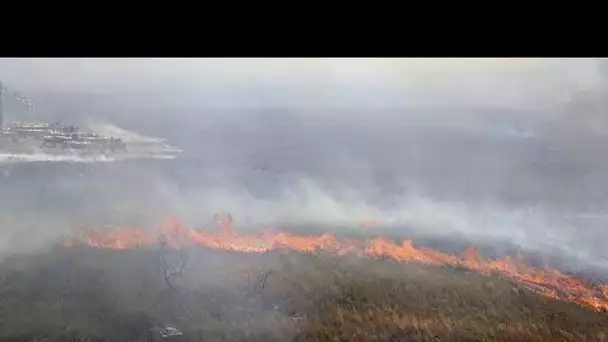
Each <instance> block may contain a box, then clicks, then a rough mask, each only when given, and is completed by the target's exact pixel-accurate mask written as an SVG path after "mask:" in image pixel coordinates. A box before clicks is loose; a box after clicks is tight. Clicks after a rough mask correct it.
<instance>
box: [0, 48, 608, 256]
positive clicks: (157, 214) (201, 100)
mask: <svg viewBox="0 0 608 342" xmlns="http://www.w3.org/2000/svg"><path fill="white" fill-rule="evenodd" d="M604 64H605V61H603V60H562V59H555V60H535V59H532V60H530V59H521V60H507V59H505V60H485V59H480V60H450V59H445V60H419V59H415V60H400V59H397V60H366V59H353V60H340V59H319V60H300V59H296V60H291V61H289V60H181V61H175V60H174V61H172V60H141V61H137V62H133V61H124V60H112V61H109V60H108V61H106V60H87V61H84V60H78V61H73V60H58V61H49V60H3V61H0V75H2V77H3V78H4V80H5V83H6V85H7V86H14V87H19V88H20V89H23V91H30V93H31V94H33V95H32V98H34V99H38V101H39V103H40V105H39V106H38V107H37V108H38V111H42V110H43V109H46V110H47V111H46V114H45V115H48V116H49V117H60V118H61V119H62V120H65V119H70V120H74V121H79V122H90V121H93V122H97V123H94V124H93V126H94V127H95V128H96V129H98V130H100V132H102V133H104V132H105V133H107V132H110V133H112V134H123V135H124V134H127V133H128V132H131V131H136V132H139V135H138V137H142V136H154V137H163V138H167V139H168V141H169V142H171V143H174V144H176V145H177V146H179V147H180V148H182V149H184V153H183V155H182V156H181V157H180V158H179V159H178V160H174V161H145V162H144V161H128V162H123V163H115V164H112V163H104V164H103V165H102V164H93V165H79V166H74V165H73V164H70V163H55V164H54V165H48V164H40V163H36V164H31V165H24V164H20V165H18V166H16V165H10V166H3V171H4V174H5V178H4V180H2V182H1V184H0V186H2V187H3V188H2V190H1V193H2V195H1V197H2V202H3V205H2V209H1V210H2V216H1V218H2V220H3V221H2V222H3V224H2V227H3V228H2V234H3V235H2V236H3V238H2V239H1V240H2V241H3V242H4V246H6V248H8V247H10V246H13V247H14V246H16V245H17V244H16V241H21V242H23V241H28V242H31V240H36V241H38V242H42V241H50V240H51V237H52V236H56V235H57V233H67V232H69V230H70V229H71V228H73V227H74V226H77V225H83V224H86V225H97V226H103V225H119V224H132V225H142V226H146V227H153V226H154V225H155V224H158V222H159V221H160V220H161V219H162V217H163V216H165V215H178V216H180V217H182V218H184V220H186V221H187V222H188V223H189V224H191V225H195V226H206V225H209V224H211V216H212V215H213V214H214V213H215V212H217V211H229V212H231V213H232V214H233V215H234V217H235V220H236V223H237V225H239V226H240V228H241V229H253V228H260V227H269V226H283V227H287V228H289V226H317V227H318V226H321V227H325V228H326V229H327V230H336V231H344V230H357V231H362V230H365V229H367V230H368V231H369V230H371V229H370V228H362V227H361V223H362V222H367V221H375V222H381V223H382V225H384V226H386V227H387V229H391V230H395V231H403V232H408V233H412V234H416V235H428V236H436V237H445V238H446V239H450V238H451V237H453V236H465V237H466V238H467V239H470V240H471V241H508V242H511V243H515V244H517V245H518V246H521V247H523V248H526V249H530V250H542V251H547V252H551V253H557V254H560V255H565V256H567V257H568V258H571V259H572V260H575V261H576V262H577V263H583V264H588V265H593V266H604V265H605V264H606V262H607V260H606V258H607V257H608V256H606V255H605V253H604V252H603V247H602V246H603V244H604V243H605V241H606V238H605V234H603V230H602V228H601V227H602V226H603V223H604V221H605V216H604V215H605V210H606V205H607V204H608V201H607V200H608V198H606V196H605V193H606V191H607V190H608V188H607V186H606V185H605V184H608V183H606V182H605V177H606V176H605V175H606V172H605V171H608V170H605V168H606V166H605V165H604V164H603V163H602V162H601V158H602V156H603V154H604V152H603V148H602V146H604V145H605V143H606V142H608V141H606V140H607V138H606V136H605V132H606V129H607V128H608V126H606V121H605V114H604V113H605V111H604V109H605V103H606V100H605V99H604V94H605V91H606V90H605V82H606V77H607V76H606V74H605V71H604V70H603V69H602V67H603V65H604ZM71 70H77V72H74V71H71ZM43 71H44V72H43ZM34 76H35V77H34ZM99 122H103V123H104V124H99ZM109 123H111V124H109ZM118 127H120V128H118ZM129 134H130V133H129ZM40 222H44V225H40ZM42 226H44V228H42ZM17 228H18V229H17ZM26 232H27V233H26ZM32 232H33V233H32ZM370 234H371V233H370Z"/></svg>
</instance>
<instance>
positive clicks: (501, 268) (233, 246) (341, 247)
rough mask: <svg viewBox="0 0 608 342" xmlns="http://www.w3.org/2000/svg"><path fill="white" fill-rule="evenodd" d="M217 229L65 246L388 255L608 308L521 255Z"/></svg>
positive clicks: (604, 294) (607, 290)
mask: <svg viewBox="0 0 608 342" xmlns="http://www.w3.org/2000/svg"><path fill="white" fill-rule="evenodd" d="M216 221H217V225H218V230H217V231H213V232H208V231H202V230H196V229H192V228H190V227H187V226H185V225H184V224H183V223H182V222H180V221H179V220H175V219H169V220H167V221H166V222H165V223H164V224H163V225H162V226H161V227H160V228H159V230H158V231H156V232H150V231H146V230H144V229H137V228H118V229H112V230H108V231H104V232H103V233H97V232H95V231H92V230H87V231H85V236H84V237H83V238H82V239H80V240H78V239H72V238H70V239H67V240H65V242H64V245H65V246H72V245H75V244H81V245H89V246H94V247H99V248H107V249H129V248H134V247H141V246H150V245H154V244H155V243H157V242H158V241H162V243H163V244H165V245H167V246H169V248H174V249H180V248H184V247H189V246H205V247H210V248H213V249H217V250H232V251H239V252H245V253H266V252H269V251H273V250H277V249H283V248H286V249H290V250H294V251H299V252H319V251H323V252H326V253H330V254H332V255H358V256H365V257H369V258H375V259H383V258H389V259H391V260H395V261H399V262H412V261H415V262H421V263H424V264H428V265H434V266H448V267H457V268H464V269H468V270H473V271H476V272H480V273H484V274H497V275H502V276H506V277H509V278H511V279H513V280H516V281H518V282H520V283H521V284H524V285H526V286H527V287H528V288H529V289H533V290H534V291H536V292H538V293H540V294H542V295H544V296H546V297H550V298H554V299H561V300H565V301H570V302H575V303H579V304H581V305H585V306H588V307H590V308H592V309H594V310H597V311H607V310H608V285H604V284H595V285H591V284H589V283H587V282H585V281H583V280H581V279H578V278H576V277H573V276H569V275H567V274H564V273H562V272H560V271H559V270H557V269H554V268H550V267H533V266H530V265H528V264H526V263H525V261H524V259H523V258H522V257H521V256H520V255H517V256H506V257H504V258H501V259H493V260H490V259H485V258H484V257H483V256H482V255H481V254H480V253H479V252H478V251H477V250H475V249H473V248H468V249H467V250H465V251H464V253H462V255H457V254H452V253H446V252H441V251H438V250H434V249H431V248H428V247H424V246H415V245H414V244H413V243H412V241H411V240H403V241H402V242H401V243H395V242H394V241H392V240H391V239H387V238H385V237H373V238H363V239H361V238H360V239H348V238H337V237H335V236H334V235H332V234H328V233H324V234H322V235H313V236H311V235H299V234H294V233H290V232H285V231H274V232H273V231H266V232H262V233H258V234H239V233H237V232H235V231H234V229H233V227H232V217H231V216H229V215H228V214H224V215H218V216H217V217H216Z"/></svg>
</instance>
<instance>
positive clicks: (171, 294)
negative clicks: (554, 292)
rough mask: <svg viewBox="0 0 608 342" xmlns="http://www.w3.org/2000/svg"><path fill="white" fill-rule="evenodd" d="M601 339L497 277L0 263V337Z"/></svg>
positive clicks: (165, 263) (275, 256)
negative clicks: (175, 332) (172, 331)
mask: <svg viewBox="0 0 608 342" xmlns="http://www.w3.org/2000/svg"><path fill="white" fill-rule="evenodd" d="M166 324H173V325H175V326H176V327H178V328H179V329H180V330H181V331H182V332H183V336H182V340H183V341H260V342H261V341H264V342H266V341H606V340H608V335H607V334H606V333H605V330H606V327H608V316H607V315H606V314H605V313H597V312H593V311H591V310H588V309H586V308H584V307H581V306H579V305H576V304H572V303H566V302H561V301H556V300H552V299H548V298H545V297H541V296H538V295H536V294H534V293H533V292H532V291H530V290H528V289H526V288H525V287H523V286H521V285H517V284H514V283H512V282H510V281H508V280H506V279H501V278H499V277H493V276H486V275H480V274H477V273H473V272H467V271H465V270H457V269H452V268H437V267H428V266H422V265H418V264H414V263H410V264H400V263H396V262H392V261H390V260H368V259H362V258H358V257H355V256H345V257H335V256H330V255H324V254H302V253H295V252H288V251H275V252H271V253H266V254H243V253H236V252H225V251H222V252H220V251H214V250H210V249H206V248H191V249H188V250H187V251H186V250H183V251H174V250H170V249H168V248H166V246H162V245H161V246H160V247H158V246H157V247H156V248H140V249H129V250H121V251H116V250H100V249H95V248H90V247H71V248H56V249H53V250H51V251H47V252H45V253H41V254H38V255H28V256H12V257H9V258H6V259H4V260H3V261H2V263H1V264H0V341H49V342H50V341H147V340H150V337H149V331H150V330H151V329H153V328H155V327H160V326H164V325H166Z"/></svg>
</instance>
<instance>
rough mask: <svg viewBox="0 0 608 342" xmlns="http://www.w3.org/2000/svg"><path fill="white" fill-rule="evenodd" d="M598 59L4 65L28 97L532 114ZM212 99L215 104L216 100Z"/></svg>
mask: <svg viewBox="0 0 608 342" xmlns="http://www.w3.org/2000/svg"><path fill="white" fill-rule="evenodd" d="M596 64H597V61H596V60H592V59H578V60H565V59H448V58H443V59H414V58H412V59H299V58H293V59H246V58H235V59H177V58H175V59H1V60H0V79H2V80H3V81H4V82H5V83H6V84H7V85H9V86H11V87H15V88H19V89H22V90H24V91H34V90H38V91H40V90H48V91H68V92H80V93H87V92H102V93H111V94H119V93H123V92H148V91H155V90H160V89H163V90H169V91H171V92H172V93H177V94H179V93H182V94H190V95H194V96H193V98H196V97H197V95H198V96H203V97H204V99H205V101H212V100H216V101H220V102H221V101H249V102H254V103H255V102H259V103H268V102H270V103H290V102H297V103H305V104H306V103H322V104H323V103H328V104H335V103H338V104H343V103H354V104H357V103H361V104H364V103H372V104H385V105H386V104H389V105H390V104H397V105H428V104H432V105H435V106H450V105H456V104H459V105H463V104H464V105H467V106H471V105H482V106H508V107H530V106H540V103H542V104H544V105H546V104H547V103H554V102H559V101H561V100H564V99H565V98H566V97H567V96H566V95H565V93H566V92H567V88H569V87H572V86H573V85H576V86H577V87H582V88H586V87H593V86H595V85H596V84H597V83H598V82H599V81H598V78H597V77H598V76H597V70H596ZM210 95H212V96H210Z"/></svg>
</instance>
